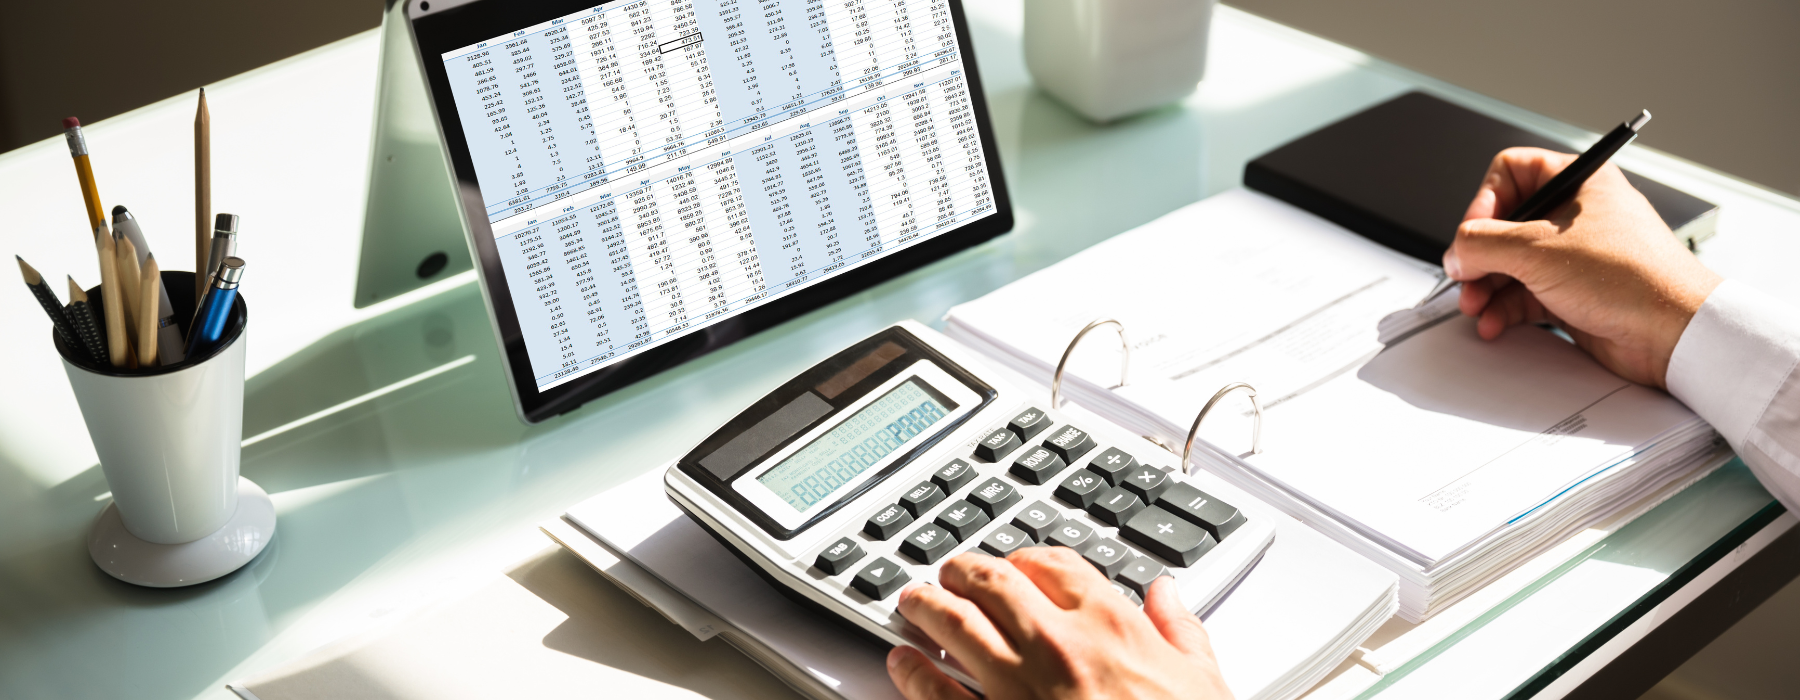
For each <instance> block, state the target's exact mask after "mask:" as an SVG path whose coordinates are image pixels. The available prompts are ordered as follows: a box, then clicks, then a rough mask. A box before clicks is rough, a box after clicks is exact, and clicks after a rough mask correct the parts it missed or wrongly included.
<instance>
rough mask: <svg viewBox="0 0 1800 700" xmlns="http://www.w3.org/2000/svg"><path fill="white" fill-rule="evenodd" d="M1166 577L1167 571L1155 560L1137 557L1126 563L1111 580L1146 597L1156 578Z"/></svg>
mask: <svg viewBox="0 0 1800 700" xmlns="http://www.w3.org/2000/svg"><path fill="white" fill-rule="evenodd" d="M1168 575H1169V570H1168V569H1165V568H1163V565H1161V564H1158V563H1156V560H1154V559H1151V558H1150V557H1138V558H1136V559H1134V560H1132V561H1130V562H1128V563H1126V564H1125V568H1124V569H1122V570H1120V571H1119V573H1118V574H1117V575H1115V576H1113V580H1114V581H1118V582H1119V583H1123V584H1125V585H1126V586H1128V587H1130V588H1131V590H1134V591H1137V592H1138V595H1145V596H1147V595H1150V584H1151V583H1153V582H1155V581H1156V579H1157V578H1159V577H1162V576H1168Z"/></svg>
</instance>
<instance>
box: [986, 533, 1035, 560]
mask: <svg viewBox="0 0 1800 700" xmlns="http://www.w3.org/2000/svg"><path fill="white" fill-rule="evenodd" d="M1033 544H1037V543H1036V542H1035V541H1033V540H1032V539H1031V535H1028V534H1026V533H1025V531H1024V530H1020V529H1019V528H1016V527H1013V526H1011V525H1001V526H1000V527H998V528H995V529H994V531H993V532H990V533H988V536H987V537H986V538H983V539H982V540H981V550H982V551H984V552H987V553H988V554H992V555H994V556H996V557H1004V556H1006V555H1008V554H1012V553H1013V552H1014V551H1017V550H1020V549H1024V548H1026V547H1030V546H1031V545H1033Z"/></svg>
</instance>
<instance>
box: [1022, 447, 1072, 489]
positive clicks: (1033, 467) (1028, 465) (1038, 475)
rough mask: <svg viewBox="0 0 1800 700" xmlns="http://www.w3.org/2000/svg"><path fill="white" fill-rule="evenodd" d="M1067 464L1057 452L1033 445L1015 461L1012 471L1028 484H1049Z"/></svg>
mask: <svg viewBox="0 0 1800 700" xmlns="http://www.w3.org/2000/svg"><path fill="white" fill-rule="evenodd" d="M1066 466H1069V463H1068V462H1065V461H1063V458H1062V457H1059V456H1057V454H1056V453H1055V452H1051V451H1050V450H1048V449H1045V448H1043V447H1033V448H1031V449H1029V450H1026V451H1025V453H1024V454H1022V455H1020V456H1019V458H1018V459H1017V460H1014V461H1013V464H1012V469H1011V470H1010V471H1011V472H1012V475H1013V476H1016V477H1019V479H1020V480H1021V481H1024V482H1025V483H1027V484H1047V483H1050V480H1051V479H1054V478H1056V475H1057V474H1058V473H1059V472H1061V471H1062V470H1063V467H1066Z"/></svg>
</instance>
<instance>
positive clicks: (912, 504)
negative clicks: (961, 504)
mask: <svg viewBox="0 0 1800 700" xmlns="http://www.w3.org/2000/svg"><path fill="white" fill-rule="evenodd" d="M943 500H944V490H943V489H940V488H938V485H937V484H934V483H931V482H929V481H927V482H925V483H923V484H919V485H918V486H914V487H912V488H911V489H908V490H907V491H906V495H904V496H901V497H900V507H901V508H905V509H906V512H908V513H911V514H912V516H913V517H915V518H921V517H924V516H925V512H926V511H929V510H931V507H932V506H935V505H937V504H939V503H942V502H943Z"/></svg>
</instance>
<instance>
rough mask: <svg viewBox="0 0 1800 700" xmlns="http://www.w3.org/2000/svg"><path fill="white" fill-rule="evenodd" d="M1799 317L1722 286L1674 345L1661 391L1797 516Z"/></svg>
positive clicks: (1734, 286) (1761, 297) (1741, 289)
mask: <svg viewBox="0 0 1800 700" xmlns="http://www.w3.org/2000/svg"><path fill="white" fill-rule="evenodd" d="M1797 366H1800V311H1796V310H1795V309H1794V308H1793V307H1791V306H1788V305H1787V304H1784V303H1782V302H1781V301H1779V300H1777V299H1774V298H1773V297H1769V296H1767V295H1765V294H1763V293H1761V292H1758V291H1756V290H1755V289H1752V288H1750V287H1749V286H1748V285H1745V284H1743V283H1740V282H1733V281H1731V280H1726V281H1725V282H1724V283H1723V284H1720V285H1719V286H1718V288H1716V289H1714V290H1713V293H1712V295H1710V296H1708V297H1707V298H1706V303H1705V304H1702V305H1701V306H1700V311H1699V313H1696V314H1694V319H1693V320H1692V321H1690V322H1689V323H1688V327H1687V330H1685V331H1683V332H1682V334H1681V339H1680V340H1679V341H1677V342H1676V344H1675V353H1674V355H1673V356H1671V357H1670V358H1669V374H1668V376H1667V378H1666V381H1667V383H1668V385H1669V393H1671V394H1674V395H1675V398H1678V399H1681V401H1682V403H1685V404H1687V405H1688V407H1689V408H1692V409H1693V410H1694V412H1695V413H1698V414H1700V417H1701V418H1704V419H1706V421H1707V422H1708V423H1711V424H1712V425H1713V427H1714V428H1716V429H1717V430H1718V431H1719V434H1720V435H1723V436H1724V437H1725V439H1726V440H1727V441H1728V442H1730V443H1731V447H1732V448H1733V449H1735V450H1737V453H1738V456H1740V457H1742V458H1743V459H1744V463H1745V464H1747V465H1749V466H1750V471H1751V472H1753V473H1755V474H1756V478H1758V479H1760V480H1761V481H1762V483H1763V487H1764V488H1767V489H1768V490H1769V491H1770V492H1771V493H1773V494H1775V497H1776V498H1777V499H1779V500H1780V501H1781V503H1782V505H1785V506H1787V508H1788V510H1790V511H1794V512H1800V372H1797V371H1796V367H1797Z"/></svg>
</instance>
